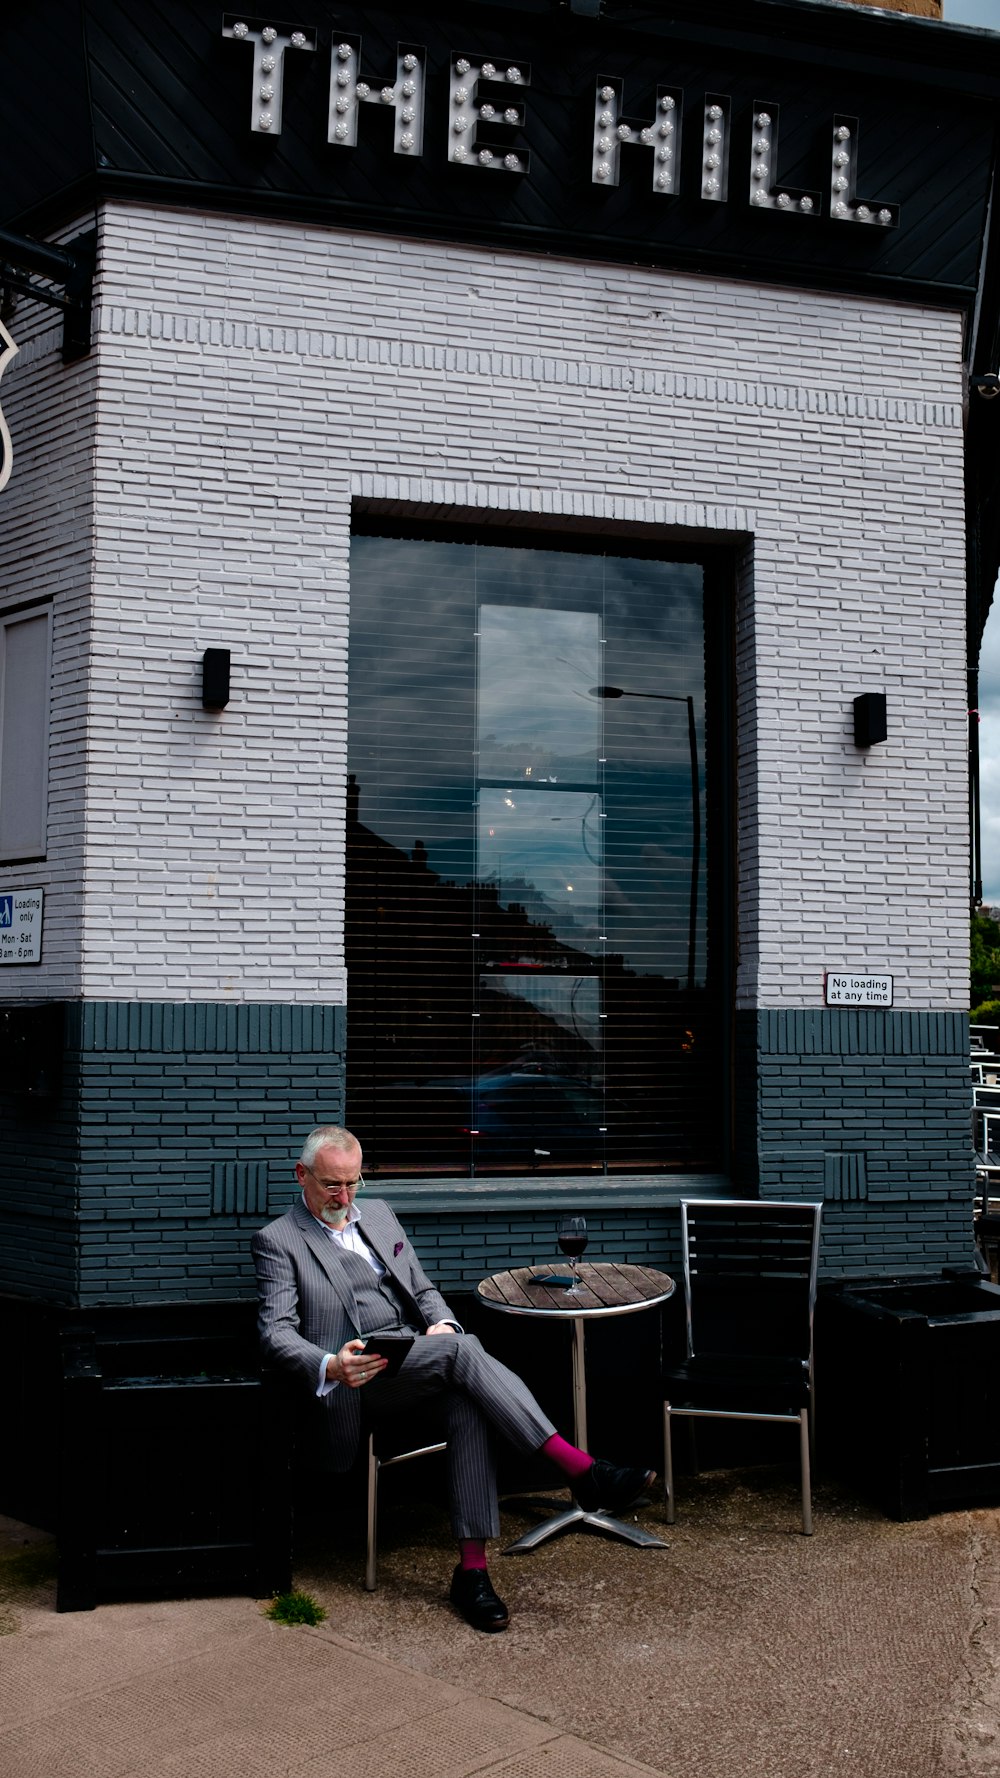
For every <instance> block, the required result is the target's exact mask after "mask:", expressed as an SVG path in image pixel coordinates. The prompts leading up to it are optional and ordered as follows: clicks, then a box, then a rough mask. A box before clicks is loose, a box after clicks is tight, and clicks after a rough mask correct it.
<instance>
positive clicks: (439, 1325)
mask: <svg viewBox="0 0 1000 1778" xmlns="http://www.w3.org/2000/svg"><path fill="white" fill-rule="evenodd" d="M455 1331H456V1330H455V1328H454V1327H453V1325H452V1323H451V1322H450V1321H435V1323H434V1326H433V1327H429V1328H428V1329H427V1332H428V1333H429V1334H435V1333H450V1334H453V1333H454V1332H455Z"/></svg>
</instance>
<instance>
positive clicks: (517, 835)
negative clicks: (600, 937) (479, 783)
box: [479, 784, 601, 944]
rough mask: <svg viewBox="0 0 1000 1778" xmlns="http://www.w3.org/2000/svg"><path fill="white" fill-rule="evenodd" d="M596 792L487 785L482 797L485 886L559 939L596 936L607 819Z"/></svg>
mask: <svg viewBox="0 0 1000 1778" xmlns="http://www.w3.org/2000/svg"><path fill="white" fill-rule="evenodd" d="M598 816H599V800H598V797H597V794H596V792H595V791H588V790H566V791H563V792H561V793H552V792H550V791H548V790H531V789H523V788H522V787H521V785H518V784H514V785H512V786H511V787H510V788H509V789H505V790H493V789H488V788H484V789H482V790H481V791H480V793H479V881H480V882H481V883H490V884H491V885H493V886H495V888H496V891H497V899H498V901H499V902H500V905H501V906H502V907H510V905H511V903H512V902H517V903H519V904H520V905H521V906H522V907H525V908H526V911H527V912H528V914H529V916H530V917H531V918H532V919H534V920H544V921H545V923H546V924H548V925H551V927H552V929H553V931H554V932H555V934H556V936H557V937H558V938H562V939H564V940H565V941H566V942H567V943H569V944H579V943H580V942H581V941H582V940H583V939H584V938H589V939H591V940H592V939H593V938H594V937H596V934H597V920H598V915H599V913H600V888H601V885H600V850H599V847H600V821H599V818H598Z"/></svg>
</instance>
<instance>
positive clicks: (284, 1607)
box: [264, 1593, 326, 1624]
mask: <svg viewBox="0 0 1000 1778" xmlns="http://www.w3.org/2000/svg"><path fill="white" fill-rule="evenodd" d="M264 1616H265V1617H269V1618H273V1619H274V1622H275V1623H276V1624H321V1623H322V1622H323V1619H324V1618H325V1617H326V1612H325V1611H324V1609H323V1607H322V1605H321V1604H320V1603H319V1600H318V1599H314V1598H313V1596H312V1594H311V1593H276V1594H275V1596H274V1598H273V1599H272V1600H271V1603H270V1605H269V1606H268V1608H267V1610H266V1611H265V1613H264Z"/></svg>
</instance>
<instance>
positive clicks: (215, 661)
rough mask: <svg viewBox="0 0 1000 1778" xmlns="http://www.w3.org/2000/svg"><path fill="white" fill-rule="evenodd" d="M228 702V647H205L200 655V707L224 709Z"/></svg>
mask: <svg viewBox="0 0 1000 1778" xmlns="http://www.w3.org/2000/svg"><path fill="white" fill-rule="evenodd" d="M228 702H229V649H228V648H206V650H205V652H204V654H203V655H202V657H201V707H202V709H203V710H224V709H225V707H226V705H227V704H228Z"/></svg>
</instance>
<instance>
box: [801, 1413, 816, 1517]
mask: <svg viewBox="0 0 1000 1778" xmlns="http://www.w3.org/2000/svg"><path fill="white" fill-rule="evenodd" d="M799 1451H800V1453H801V1460H802V1535H803V1536H804V1537H811V1536H812V1528H813V1518H812V1483H811V1478H810V1473H809V1409H808V1408H803V1409H802V1413H801V1416H800V1418H799Z"/></svg>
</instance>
